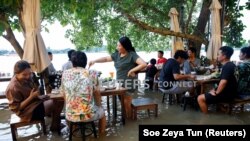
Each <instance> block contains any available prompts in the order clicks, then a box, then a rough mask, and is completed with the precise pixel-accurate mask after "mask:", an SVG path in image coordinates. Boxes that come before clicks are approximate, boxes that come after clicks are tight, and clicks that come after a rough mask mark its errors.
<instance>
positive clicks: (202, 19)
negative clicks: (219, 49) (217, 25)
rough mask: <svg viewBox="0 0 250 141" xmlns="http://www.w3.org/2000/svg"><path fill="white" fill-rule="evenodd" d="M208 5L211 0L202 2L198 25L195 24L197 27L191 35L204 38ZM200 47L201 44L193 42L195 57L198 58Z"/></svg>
mask: <svg viewBox="0 0 250 141" xmlns="http://www.w3.org/2000/svg"><path fill="white" fill-rule="evenodd" d="M210 4H211V0H203V3H202V8H201V12H200V15H199V18H198V23H197V26H196V28H195V31H194V33H193V35H195V36H198V37H203V38H205V35H204V33H205V28H206V25H207V22H208V19H209V16H210V10H209V6H210ZM201 45H202V43H201V42H194V47H195V48H196V49H197V53H196V56H198V57H199V56H200V50H201Z"/></svg>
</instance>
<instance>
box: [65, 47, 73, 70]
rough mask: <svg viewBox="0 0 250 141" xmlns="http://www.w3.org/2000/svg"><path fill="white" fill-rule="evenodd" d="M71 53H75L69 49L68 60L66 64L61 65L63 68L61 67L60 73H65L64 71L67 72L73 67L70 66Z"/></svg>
mask: <svg viewBox="0 0 250 141" xmlns="http://www.w3.org/2000/svg"><path fill="white" fill-rule="evenodd" d="M73 52H75V50H74V49H71V50H69V51H68V57H69V60H68V62H66V63H65V64H63V66H62V71H65V70H68V69H71V68H73V65H72V62H71V59H70V58H71V54H72V53H73Z"/></svg>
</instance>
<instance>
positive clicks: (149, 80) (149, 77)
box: [146, 58, 158, 90]
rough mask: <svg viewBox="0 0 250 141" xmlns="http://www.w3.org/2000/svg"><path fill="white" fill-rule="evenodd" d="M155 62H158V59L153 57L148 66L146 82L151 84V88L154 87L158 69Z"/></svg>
mask: <svg viewBox="0 0 250 141" xmlns="http://www.w3.org/2000/svg"><path fill="white" fill-rule="evenodd" d="M155 64H156V59H154V58H152V59H151V60H150V64H149V65H148V66H147V68H146V83H147V84H148V85H149V89H150V90H152V89H153V85H154V77H155V74H156V73H157V71H158V70H157V68H156V66H155Z"/></svg>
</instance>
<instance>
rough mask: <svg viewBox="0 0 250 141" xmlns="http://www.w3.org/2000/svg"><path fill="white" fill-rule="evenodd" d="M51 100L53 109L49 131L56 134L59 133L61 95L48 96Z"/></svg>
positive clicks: (62, 100)
mask: <svg viewBox="0 0 250 141" xmlns="http://www.w3.org/2000/svg"><path fill="white" fill-rule="evenodd" d="M48 95H49V96H50V98H51V99H52V100H53V105H54V109H53V112H52V122H51V126H50V130H51V131H57V132H58V134H60V133H61V131H60V130H61V127H60V125H61V117H60V116H61V112H62V109H63V106H64V97H63V95H62V94H48Z"/></svg>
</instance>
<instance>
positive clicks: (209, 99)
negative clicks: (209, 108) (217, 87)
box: [205, 93, 233, 104]
mask: <svg viewBox="0 0 250 141" xmlns="http://www.w3.org/2000/svg"><path fill="white" fill-rule="evenodd" d="M205 99H206V103H207V104H215V103H220V102H229V101H232V100H233V98H232V97H228V96H227V95H225V94H222V93H220V94H219V95H216V96H213V95H212V94H210V93H205Z"/></svg>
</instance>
